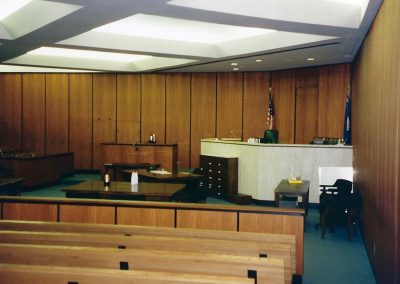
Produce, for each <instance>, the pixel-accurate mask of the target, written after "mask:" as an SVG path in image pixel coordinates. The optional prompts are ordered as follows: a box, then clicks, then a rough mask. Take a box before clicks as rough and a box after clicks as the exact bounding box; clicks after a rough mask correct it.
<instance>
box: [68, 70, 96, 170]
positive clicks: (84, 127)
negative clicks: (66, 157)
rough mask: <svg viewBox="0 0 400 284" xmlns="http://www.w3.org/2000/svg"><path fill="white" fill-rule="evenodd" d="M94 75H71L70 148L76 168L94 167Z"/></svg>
mask: <svg viewBox="0 0 400 284" xmlns="http://www.w3.org/2000/svg"><path fill="white" fill-rule="evenodd" d="M92 91H93V88H92V75H91V74H70V75H69V97H70V99H69V150H70V151H71V152H74V154H75V157H74V164H75V169H79V170H85V169H86V170H88V169H92V155H93V150H92V147H93V143H92V142H93V137H92V129H93V113H92V110H93V103H92V93H93V92H92Z"/></svg>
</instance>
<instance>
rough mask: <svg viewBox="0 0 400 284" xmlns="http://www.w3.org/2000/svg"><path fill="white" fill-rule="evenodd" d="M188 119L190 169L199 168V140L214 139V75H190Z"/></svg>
mask: <svg viewBox="0 0 400 284" xmlns="http://www.w3.org/2000/svg"><path fill="white" fill-rule="evenodd" d="M191 85H192V97H191V107H190V108H191V113H190V115H191V118H190V124H191V126H190V131H191V133H190V147H191V153H190V156H191V158H190V159H191V162H190V164H191V167H192V168H196V167H198V166H199V158H200V140H201V139H202V138H211V137H216V128H215V125H216V115H217V110H216V107H217V77H216V74H215V73H193V74H192V83H191Z"/></svg>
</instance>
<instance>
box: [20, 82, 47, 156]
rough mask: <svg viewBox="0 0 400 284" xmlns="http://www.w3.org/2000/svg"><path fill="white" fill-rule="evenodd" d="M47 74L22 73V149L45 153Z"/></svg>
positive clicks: (28, 151)
mask: <svg viewBox="0 0 400 284" xmlns="http://www.w3.org/2000/svg"><path fill="white" fill-rule="evenodd" d="M45 92H46V88H45V75H44V74H23V75H22V109H23V113H22V151H24V152H27V153H30V152H35V153H41V154H43V153H45V120H46V115H45V114H46V112H45Z"/></svg>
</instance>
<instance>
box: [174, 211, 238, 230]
mask: <svg viewBox="0 0 400 284" xmlns="http://www.w3.org/2000/svg"><path fill="white" fill-rule="evenodd" d="M176 227H177V228H189V229H210V230H224V231H237V213H236V212H223V211H212V210H210V211H205V210H204V211H200V210H178V211H177V213H176Z"/></svg>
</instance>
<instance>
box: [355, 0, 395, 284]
mask: <svg viewBox="0 0 400 284" xmlns="http://www.w3.org/2000/svg"><path fill="white" fill-rule="evenodd" d="M398 11H400V2H399V1H395V0H387V1H383V3H382V6H381V8H380V10H379V13H378V15H377V17H376V19H375V21H374V23H373V25H372V27H371V29H370V32H369V34H368V36H367V37H366V39H365V41H364V44H363V47H362V49H361V50H360V52H359V56H358V58H357V59H356V61H355V63H354V68H353V73H352V77H353V82H352V97H353V101H352V103H353V105H352V122H353V127H352V131H353V133H352V134H353V136H352V142H353V145H354V146H355V147H354V167H355V170H356V172H357V174H356V175H355V177H354V178H355V189H356V190H357V191H360V192H361V194H362V197H363V220H362V221H363V227H362V228H363V230H364V232H363V236H364V239H365V244H366V248H367V252H368V255H369V257H370V260H371V263H372V267H373V269H374V272H375V275H376V278H377V282H378V283H399V282H400V275H399V274H400V259H399V253H398V252H399V250H400V237H399V233H400V232H399V231H400V219H399V216H400V205H399V196H400V193H399V188H400V186H399V175H400V164H399V161H400V151H399V149H400V137H399V135H398V133H400V124H399V123H398V122H399V114H398V110H399V109H400V99H399V98H400V85H399V73H400V64H399V63H400V50H399V48H398V45H399V44H400V35H399V33H398V32H397V31H398V29H399V28H400V19H399V17H398Z"/></svg>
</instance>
